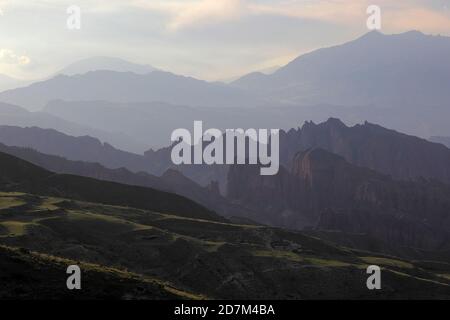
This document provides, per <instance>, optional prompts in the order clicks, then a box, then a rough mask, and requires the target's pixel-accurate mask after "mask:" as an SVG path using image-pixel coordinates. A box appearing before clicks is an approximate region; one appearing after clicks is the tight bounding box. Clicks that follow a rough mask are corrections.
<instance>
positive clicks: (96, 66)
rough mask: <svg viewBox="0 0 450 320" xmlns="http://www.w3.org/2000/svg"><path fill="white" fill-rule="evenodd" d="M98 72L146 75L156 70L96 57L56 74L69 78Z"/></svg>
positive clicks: (116, 59) (72, 65)
mask: <svg viewBox="0 0 450 320" xmlns="http://www.w3.org/2000/svg"><path fill="white" fill-rule="evenodd" d="M99 70H109V71H117V72H133V73H137V74H147V73H150V72H153V71H155V70H156V69H155V68H154V67H152V66H150V65H143V64H137V63H133V62H129V61H126V60H124V59H121V58H116V57H105V56H97V57H91V58H87V59H83V60H79V61H76V62H74V63H72V64H70V65H69V66H67V67H65V68H64V69H62V70H61V71H59V72H58V74H64V75H69V76H71V75H76V74H85V73H88V72H90V71H99Z"/></svg>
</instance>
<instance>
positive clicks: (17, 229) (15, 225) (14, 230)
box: [0, 221, 30, 236]
mask: <svg viewBox="0 0 450 320" xmlns="http://www.w3.org/2000/svg"><path fill="white" fill-rule="evenodd" d="M29 224H30V223H26V222H19V221H4V222H0V225H1V226H3V227H4V228H6V229H7V230H8V235H14V236H21V235H24V234H25V233H26V227H27V225H29Z"/></svg>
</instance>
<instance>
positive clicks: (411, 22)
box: [384, 7, 450, 34]
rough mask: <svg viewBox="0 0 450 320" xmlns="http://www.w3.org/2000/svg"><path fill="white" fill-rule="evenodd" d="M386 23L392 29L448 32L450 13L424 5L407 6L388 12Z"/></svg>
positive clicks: (449, 28)
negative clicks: (416, 6)
mask: <svg viewBox="0 0 450 320" xmlns="http://www.w3.org/2000/svg"><path fill="white" fill-rule="evenodd" d="M384 18H385V19H384V20H385V22H384V25H385V26H386V27H387V28H388V29H389V30H391V31H404V30H411V29H414V30H420V31H424V32H433V33H444V34H446V33H448V32H449V30H450V15H449V14H448V13H447V14H446V13H444V12H437V11H434V10H430V9H428V8H424V7H418V8H409V9H408V8H405V9H404V10H397V11H392V12H386V14H385V16H384Z"/></svg>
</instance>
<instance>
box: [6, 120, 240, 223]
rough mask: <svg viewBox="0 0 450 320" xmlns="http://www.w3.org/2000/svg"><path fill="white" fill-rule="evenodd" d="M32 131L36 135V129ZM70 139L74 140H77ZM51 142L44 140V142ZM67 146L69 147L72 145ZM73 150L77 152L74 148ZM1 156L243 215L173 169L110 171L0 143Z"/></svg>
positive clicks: (213, 191)
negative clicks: (189, 200)
mask: <svg viewBox="0 0 450 320" xmlns="http://www.w3.org/2000/svg"><path fill="white" fill-rule="evenodd" d="M0 130H1V129H0ZM32 131H35V128H33V129H32ZM72 139H75V140H76V138H72ZM50 141H51V140H47V142H50ZM45 145H49V144H48V143H47V144H45ZM67 146H69V147H70V146H71V144H68V145H67ZM73 147H74V150H76V146H75V145H74V146H73ZM0 152H4V153H7V154H9V155H13V156H15V157H18V158H20V159H22V160H25V161H28V162H30V163H33V164H35V165H37V166H39V167H42V168H45V169H47V170H49V171H51V172H55V173H61V174H70V175H77V176H83V177H90V178H94V179H98V180H104V181H111V182H117V183H122V184H127V185H131V186H141V187H147V188H152V189H157V190H160V191H166V192H172V193H176V194H178V195H181V196H184V197H186V198H189V199H191V200H193V201H195V202H197V203H199V204H201V205H203V206H205V207H206V208H208V209H211V210H213V211H215V212H217V213H218V214H220V215H223V216H229V217H230V216H239V215H243V214H244V212H245V211H246V210H244V209H243V208H240V207H239V206H236V205H233V204H232V203H230V202H229V201H228V200H227V199H226V198H225V197H223V196H221V195H220V192H219V190H218V186H217V184H215V183H210V184H209V185H208V186H206V187H202V186H200V185H198V184H197V183H195V182H194V181H192V180H191V179H189V178H187V177H185V176H184V175H183V174H182V173H180V172H178V171H176V170H174V169H168V170H167V171H166V172H164V173H163V174H162V175H161V176H160V177H157V176H154V175H152V174H149V173H146V172H142V171H140V172H133V171H131V170H129V169H126V168H124V167H120V168H117V169H110V168H107V167H105V166H103V165H101V164H99V163H94V162H86V161H74V160H67V159H66V158H63V157H60V156H55V155H48V154H44V153H41V152H38V151H36V150H34V149H31V148H29V147H14V146H6V145H3V144H1V143H0ZM92 154H95V153H92Z"/></svg>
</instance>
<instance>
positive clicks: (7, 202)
mask: <svg viewBox="0 0 450 320" xmlns="http://www.w3.org/2000/svg"><path fill="white" fill-rule="evenodd" d="M24 204H26V202H25V201H23V200H22V199H20V198H17V197H15V196H0V210H2V209H11V208H15V207H19V206H23V205H24Z"/></svg>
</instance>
